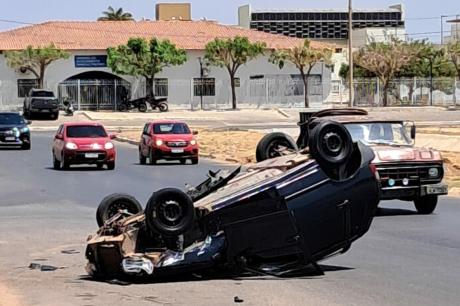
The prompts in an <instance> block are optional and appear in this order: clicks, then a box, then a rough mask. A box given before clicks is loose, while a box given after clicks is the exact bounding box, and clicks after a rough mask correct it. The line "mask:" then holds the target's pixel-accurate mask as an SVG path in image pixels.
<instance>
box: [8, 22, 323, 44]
mask: <svg viewBox="0 0 460 306" xmlns="http://www.w3.org/2000/svg"><path fill="white" fill-rule="evenodd" d="M238 35H239V36H246V37H248V38H249V40H251V41H252V42H255V41H260V42H265V43H266V44H267V47H268V48H272V49H275V48H281V49H286V48H292V47H294V46H297V45H300V44H301V43H302V42H303V40H302V39H298V38H290V37H286V36H282V35H275V34H269V33H264V32H259V31H255V30H249V29H243V28H239V27H235V26H226V25H221V24H218V23H215V22H209V21H50V22H45V23H41V24H37V25H32V26H25V27H22V28H18V29H14V30H9V31H4V32H0V50H20V49H24V48H26V47H27V46H29V45H31V46H34V47H39V46H45V45H49V44H50V43H54V44H55V45H56V46H57V47H59V48H61V49H65V50H105V49H107V48H108V47H115V46H118V45H121V44H125V43H126V42H127V41H128V39H129V38H131V37H145V38H151V37H154V36H155V37H157V38H160V39H166V38H167V39H169V40H171V41H172V42H174V43H175V44H176V45H177V46H178V47H180V48H183V49H187V50H202V49H204V46H205V45H206V43H208V42H209V41H211V40H213V39H214V38H230V37H235V36H238ZM325 46H326V45H325V44H322V43H319V42H312V47H325Z"/></svg>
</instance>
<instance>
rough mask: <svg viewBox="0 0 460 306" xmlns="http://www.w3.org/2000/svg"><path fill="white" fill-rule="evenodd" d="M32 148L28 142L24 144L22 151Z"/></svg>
mask: <svg viewBox="0 0 460 306" xmlns="http://www.w3.org/2000/svg"><path fill="white" fill-rule="evenodd" d="M31 147H32V143H30V142H26V143H23V144H22V146H21V150H30V149H31Z"/></svg>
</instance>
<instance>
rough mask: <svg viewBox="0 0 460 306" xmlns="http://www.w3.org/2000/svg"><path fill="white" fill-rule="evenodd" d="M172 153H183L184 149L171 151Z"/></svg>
mask: <svg viewBox="0 0 460 306" xmlns="http://www.w3.org/2000/svg"><path fill="white" fill-rule="evenodd" d="M171 152H172V153H184V149H171Z"/></svg>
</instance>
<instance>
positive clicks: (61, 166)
mask: <svg viewBox="0 0 460 306" xmlns="http://www.w3.org/2000/svg"><path fill="white" fill-rule="evenodd" d="M69 168H70V164H69V162H68V161H66V160H65V159H64V157H61V161H60V162H59V169H61V170H68V169H69Z"/></svg>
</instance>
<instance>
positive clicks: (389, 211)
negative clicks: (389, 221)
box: [375, 207, 417, 217]
mask: <svg viewBox="0 0 460 306" xmlns="http://www.w3.org/2000/svg"><path fill="white" fill-rule="evenodd" d="M416 214H417V212H415V211H413V210H408V209H401V208H384V207H379V208H377V211H376V212H375V216H376V217H390V216H411V215H416Z"/></svg>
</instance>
